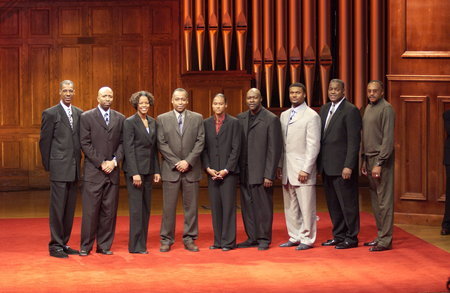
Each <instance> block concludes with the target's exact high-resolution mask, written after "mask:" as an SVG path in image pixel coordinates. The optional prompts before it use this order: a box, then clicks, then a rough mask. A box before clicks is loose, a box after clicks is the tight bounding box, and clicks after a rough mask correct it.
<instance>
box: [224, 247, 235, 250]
mask: <svg viewBox="0 0 450 293" xmlns="http://www.w3.org/2000/svg"><path fill="white" fill-rule="evenodd" d="M232 249H233V248H231V247H222V251H230V250H232Z"/></svg>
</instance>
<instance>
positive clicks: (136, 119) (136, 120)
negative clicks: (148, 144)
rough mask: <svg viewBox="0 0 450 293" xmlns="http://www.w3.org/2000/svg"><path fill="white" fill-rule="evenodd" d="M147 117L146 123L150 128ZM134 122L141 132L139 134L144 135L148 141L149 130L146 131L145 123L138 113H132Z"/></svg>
mask: <svg viewBox="0 0 450 293" xmlns="http://www.w3.org/2000/svg"><path fill="white" fill-rule="evenodd" d="M146 119H147V123H148V128H149V129H150V130H151V128H150V121H149V119H148V116H147V117H146ZM134 123H135V124H136V129H137V130H138V131H139V132H140V133H141V136H142V137H144V138H145V139H146V140H148V141H150V135H151V133H150V132H147V129H145V125H144V123H143V122H142V119H141V117H140V116H139V114H137V113H136V114H134Z"/></svg>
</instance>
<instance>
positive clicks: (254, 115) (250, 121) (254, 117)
mask: <svg viewBox="0 0 450 293" xmlns="http://www.w3.org/2000/svg"><path fill="white" fill-rule="evenodd" d="M261 111H262V108H260V110H259V111H258V113H256V114H253V113H252V111H248V115H249V117H248V128H249V129H250V127H251V126H252V125H253V123H254V122H255V120H256V118H257V117H258V115H259V113H261Z"/></svg>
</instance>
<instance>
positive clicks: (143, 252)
mask: <svg viewBox="0 0 450 293" xmlns="http://www.w3.org/2000/svg"><path fill="white" fill-rule="evenodd" d="M130 253H134V254H148V251H147V250H144V251H130Z"/></svg>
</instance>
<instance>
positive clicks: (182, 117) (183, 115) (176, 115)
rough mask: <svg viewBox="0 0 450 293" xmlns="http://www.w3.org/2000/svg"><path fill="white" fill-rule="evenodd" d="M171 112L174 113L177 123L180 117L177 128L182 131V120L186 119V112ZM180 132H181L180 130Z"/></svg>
mask: <svg viewBox="0 0 450 293" xmlns="http://www.w3.org/2000/svg"><path fill="white" fill-rule="evenodd" d="M173 112H174V113H175V117H176V118H177V121H179V119H180V116H181V126H180V125H179V128H181V129H183V127H184V120H185V119H186V111H183V112H181V113H180V112H178V111H177V110H175V109H174V110H173ZM180 132H181V130H180Z"/></svg>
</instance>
